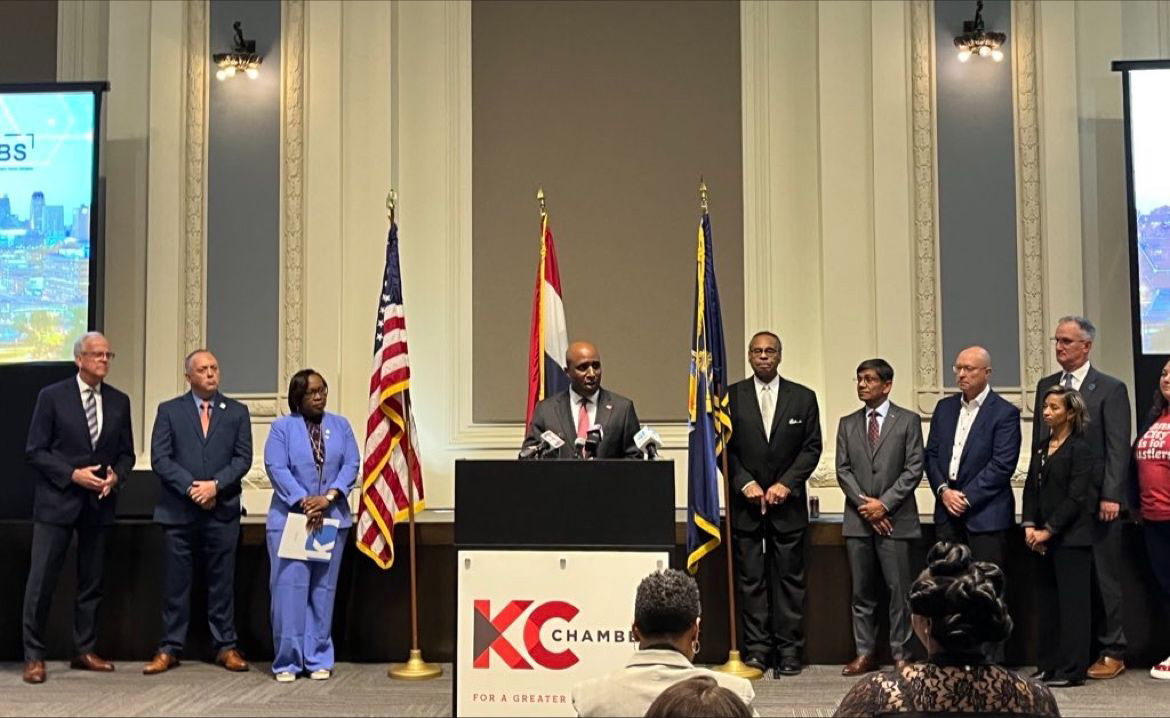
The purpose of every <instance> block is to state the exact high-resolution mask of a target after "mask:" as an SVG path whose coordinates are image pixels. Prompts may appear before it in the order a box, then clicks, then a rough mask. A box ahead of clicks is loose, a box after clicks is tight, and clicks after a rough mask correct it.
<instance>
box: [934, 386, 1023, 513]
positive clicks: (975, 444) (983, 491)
mask: <svg viewBox="0 0 1170 718" xmlns="http://www.w3.org/2000/svg"><path fill="white" fill-rule="evenodd" d="M961 401H962V395H961V394H954V395H952V396H948V397H946V398H944V399H941V400H939V402H938V404H937V405H936V406H935V408H934V416H932V417H930V436H928V437H927V439H926V478H927V479H928V480H929V481H930V488H931V491H932V492H933V493H934V496H935V502H934V521H935V523H936V524H942V523H945V522H947V521H949V520H950V519H951V518H952V517H951V515H950V514H949V513H948V512H947V510H946V507H944V506H943V503H942V500H941V499H939V498H938V490H939V487H941V486H944V485H946V484H947V478H948V476H949V474H950V466H951V452H952V451H953V450H954V446H955V432H956V430H957V429H958V426H959V410H960V409H961V408H962V405H961V403H960V402H961ZM1019 458H1020V410H1019V409H1017V408H1016V407H1014V406H1012V404H1011V403H1009V402H1008V401H1007V400H1006V399H1004V398H1003V397H1001V396H1000V395H999V394H996V393H995V392H994V391H991V392H988V394H987V400H986V401H985V402H984V404H983V406H981V407H980V408H979V414H978V415H977V416H976V417H975V423H974V424H973V425H972V426H971V431H970V433H969V434H967V443H966V444H965V445H964V446H963V455H962V457H961V458H960V460H959V475H958V479H957V480H956V482H955V483H954V484H953V485H952V486H951V488H954V489H958V490H960V491H962V492H963V493H964V494H966V496H967V502H968V503H969V506H968V508H967V512H966V513H965V514H963V517H964V520H965V522H966V525H967V529H968V530H970V531H1003V530H1004V529H1007V528H1009V527H1011V526H1012V525H1013V524H1014V523H1015V519H1016V516H1015V512H1016V499H1015V496H1014V495H1012V474H1014V473H1015V470H1016V462H1017V461H1019Z"/></svg>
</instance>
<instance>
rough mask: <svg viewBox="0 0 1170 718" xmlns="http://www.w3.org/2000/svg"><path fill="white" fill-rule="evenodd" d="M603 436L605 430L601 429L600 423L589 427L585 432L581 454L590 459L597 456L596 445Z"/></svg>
mask: <svg viewBox="0 0 1170 718" xmlns="http://www.w3.org/2000/svg"><path fill="white" fill-rule="evenodd" d="M604 436H605V431H604V430H602V428H601V424H594V425H593V426H591V427H589V431H587V432H585V448H584V450H583V455H584V456H586V458H589V459H592V458H594V457H596V456H597V447H599V446H601V439H602V438H603V437H604Z"/></svg>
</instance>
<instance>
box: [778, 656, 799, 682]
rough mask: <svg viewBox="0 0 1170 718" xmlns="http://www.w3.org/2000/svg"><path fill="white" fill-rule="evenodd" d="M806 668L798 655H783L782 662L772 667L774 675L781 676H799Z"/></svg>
mask: <svg viewBox="0 0 1170 718" xmlns="http://www.w3.org/2000/svg"><path fill="white" fill-rule="evenodd" d="M803 669H804V665H803V664H801V662H800V659H799V658H797V657H796V656H782V657H781V658H780V662H779V663H777V664H776V667H775V668H774V669H772V677H773V678H779V677H780V676H798V675H800V672H801V671H802V670H803Z"/></svg>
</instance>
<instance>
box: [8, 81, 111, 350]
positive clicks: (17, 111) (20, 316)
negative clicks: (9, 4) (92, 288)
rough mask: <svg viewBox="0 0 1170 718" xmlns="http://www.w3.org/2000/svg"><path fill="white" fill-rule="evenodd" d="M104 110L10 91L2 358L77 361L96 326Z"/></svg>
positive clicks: (62, 97) (59, 95)
mask: <svg viewBox="0 0 1170 718" xmlns="http://www.w3.org/2000/svg"><path fill="white" fill-rule="evenodd" d="M94 107H95V97H94V94H93V93H92V92H39V93H0V362H3V363H13V362H27V361H54V360H71V359H72V358H73V342H74V340H75V339H76V338H77V337H79V336H80V335H81V334H83V333H84V332H85V330H86V327H87V321H88V317H89V283H90V276H89V247H90V243H89V238H90V232H91V230H92V227H91V222H90V207H91V205H92V203H93V195H94V187H93V162H94V144H93V143H94V120H95V118H94Z"/></svg>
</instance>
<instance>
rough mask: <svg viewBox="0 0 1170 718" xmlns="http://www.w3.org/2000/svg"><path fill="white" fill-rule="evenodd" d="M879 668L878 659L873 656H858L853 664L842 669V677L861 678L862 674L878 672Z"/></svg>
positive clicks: (848, 664)
mask: <svg viewBox="0 0 1170 718" xmlns="http://www.w3.org/2000/svg"><path fill="white" fill-rule="evenodd" d="M877 667H878V662H877V659H876V658H874V657H873V656H858V657H857V658H854V659H853V660H852V661H851V662H849V663H846V664H845V667H844V668H842V669H841V675H843V676H860V675H861V674H862V673H869V672H870V671H874V670H877Z"/></svg>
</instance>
